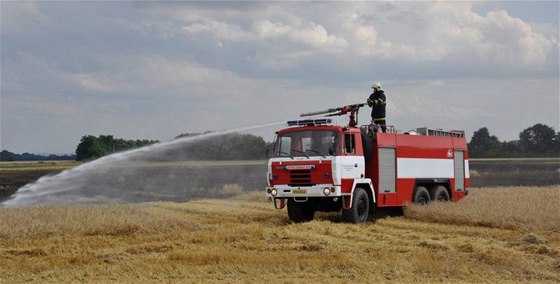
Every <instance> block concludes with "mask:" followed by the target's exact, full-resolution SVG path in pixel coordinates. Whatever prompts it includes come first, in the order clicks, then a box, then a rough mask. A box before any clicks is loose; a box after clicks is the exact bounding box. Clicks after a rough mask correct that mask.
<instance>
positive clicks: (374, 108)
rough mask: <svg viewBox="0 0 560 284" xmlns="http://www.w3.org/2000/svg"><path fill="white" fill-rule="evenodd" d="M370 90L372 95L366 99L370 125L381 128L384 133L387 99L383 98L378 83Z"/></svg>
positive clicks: (383, 94) (385, 128)
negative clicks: (369, 109)
mask: <svg viewBox="0 0 560 284" xmlns="http://www.w3.org/2000/svg"><path fill="white" fill-rule="evenodd" d="M371 88H372V89H373V93H372V94H371V95H369V98H368V99H367V104H368V105H369V106H370V107H371V123H373V124H375V125H377V126H378V127H381V130H382V131H383V132H386V131H387V122H386V121H385V105H386V104H387V99H386V98H385V93H384V92H383V90H382V89H381V84H380V83H377V82H376V83H373V85H371Z"/></svg>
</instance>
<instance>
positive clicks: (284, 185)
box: [266, 119, 374, 222]
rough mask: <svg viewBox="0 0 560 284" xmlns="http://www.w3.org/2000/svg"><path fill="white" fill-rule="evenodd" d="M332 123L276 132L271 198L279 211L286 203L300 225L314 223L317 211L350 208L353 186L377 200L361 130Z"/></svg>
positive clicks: (297, 124) (307, 122)
mask: <svg viewBox="0 0 560 284" xmlns="http://www.w3.org/2000/svg"><path fill="white" fill-rule="evenodd" d="M329 123H330V119H322V120H320V119H319V120H304V121H295V122H291V123H288V125H290V126H292V127H289V128H285V129H282V130H279V131H278V132H277V138H276V143H275V147H274V154H273V157H272V158H271V159H270V160H269V161H268V174H267V175H268V187H267V188H266V190H267V195H268V196H269V197H270V199H272V200H273V201H274V204H275V207H276V208H278V209H281V208H283V207H284V206H285V205H286V204H287V205H288V216H289V217H290V219H291V220H294V221H296V222H298V221H309V220H311V219H313V214H314V212H315V211H323V212H330V211H339V210H341V209H342V208H347V209H348V208H350V207H351V205H350V202H351V197H352V188H351V187H356V186H360V185H361V186H363V187H366V188H368V190H369V191H370V194H368V198H370V199H371V202H374V195H373V191H372V189H373V186H372V183H371V180H370V179H369V178H366V177H365V175H366V164H365V158H364V150H363V147H362V135H361V131H360V130H359V129H358V128H355V127H343V126H337V125H329ZM345 197H346V199H347V200H346V202H344V201H345ZM368 203H369V202H368Z"/></svg>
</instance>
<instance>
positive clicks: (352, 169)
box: [341, 133, 365, 178]
mask: <svg viewBox="0 0 560 284" xmlns="http://www.w3.org/2000/svg"><path fill="white" fill-rule="evenodd" d="M356 142H357V140H356V133H344V145H343V151H344V156H342V157H341V166H342V178H362V177H363V176H364V175H365V160H364V157H363V156H362V155H357V153H356V152H357V148H356Z"/></svg>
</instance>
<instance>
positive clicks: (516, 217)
mask: <svg viewBox="0 0 560 284" xmlns="http://www.w3.org/2000/svg"><path fill="white" fill-rule="evenodd" d="M470 193H471V194H470V195H469V196H468V197H467V198H465V199H464V200H463V201H461V202H459V203H443V202H437V203H432V204H430V205H428V206H409V207H407V208H406V211H405V216H406V217H407V218H410V219H416V220H422V221H427V222H436V223H442V224H455V225H472V226H486V227H495V228H504V229H513V230H521V231H550V232H554V233H558V234H560V186H550V187H499V188H482V189H480V188H475V189H471V190H470Z"/></svg>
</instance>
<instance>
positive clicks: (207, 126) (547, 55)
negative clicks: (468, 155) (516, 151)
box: [0, 1, 560, 153]
mask: <svg viewBox="0 0 560 284" xmlns="http://www.w3.org/2000/svg"><path fill="white" fill-rule="evenodd" d="M0 32H1V39H0V53H1V61H0V77H1V87H0V111H1V114H0V148H1V149H3V150H9V151H11V152H15V153H23V152H31V153H73V152H74V151H75V149H76V146H77V144H78V143H79V141H80V138H81V137H82V136H84V135H96V136H97V135H114V136H115V137H119V138H125V139H152V140H160V141H169V140H172V139H173V138H174V137H175V136H177V135H179V134H181V133H193V132H204V131H220V130H228V129H236V128H240V127H246V126H252V125H257V124H265V123H271V122H279V121H284V120H287V119H295V118H298V116H299V114H300V113H304V112H311V111H317V110H322V109H328V108H333V107H338V106H343V105H348V104H354V103H361V102H364V101H365V100H366V98H367V97H368V96H369V94H370V93H371V85H372V83H374V82H381V84H382V85H383V89H384V90H385V94H386V95H387V99H388V104H387V122H388V124H391V125H394V126H395V128H396V129H399V130H403V131H406V130H410V129H415V128H417V127H425V126H426V127H432V128H442V129H462V130H465V132H466V135H467V137H468V139H469V140H470V138H471V137H472V134H473V132H474V131H476V130H478V129H480V128H481V127H487V128H488V129H489V131H490V134H492V135H496V136H497V137H498V138H499V139H500V140H501V141H504V140H505V141H510V140H516V139H518V137H519V133H520V132H521V131H522V130H523V129H526V128H528V127H530V126H533V125H534V124H536V123H544V124H546V125H548V126H551V127H553V128H554V129H555V130H556V131H560V117H559V112H560V99H559V96H560V91H559V84H560V82H559V80H560V79H559V65H560V61H559V50H560V48H559V47H560V45H559V3H558V1H505V2H500V1H490V2H486V1H454V2H431V1H430V2H427V1H422V2H413V1H372V2H350V1H342V2H295V1H279V2H264V1H261V2H241V1H226V2H145V1H142V2H128V1H122V2H116V1H91V2H88V1H79V2H69V1H61V2H57V1H48V2H22V1H17V2H15V1H13V2H12V1H1V2H0ZM369 112H370V109H369V108H364V109H362V110H361V112H360V115H359V120H360V123H361V124H367V123H369V120H370V118H369ZM337 121H338V122H339V123H344V120H342V119H339V120H337ZM280 127H282V125H279V126H277V127H276V128H272V129H266V130H262V131H261V133H255V134H257V135H261V136H263V137H264V138H265V140H268V141H271V140H272V138H273V137H274V136H273V134H274V131H275V130H276V129H278V128H280Z"/></svg>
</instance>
